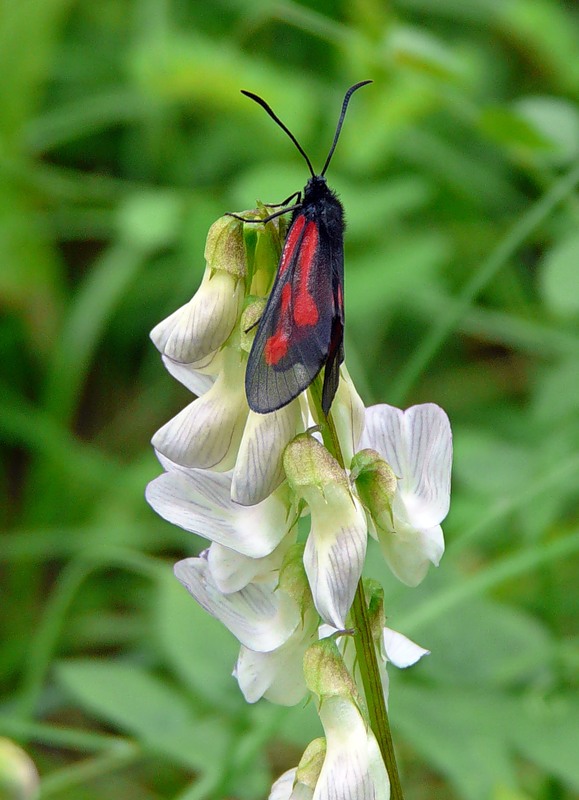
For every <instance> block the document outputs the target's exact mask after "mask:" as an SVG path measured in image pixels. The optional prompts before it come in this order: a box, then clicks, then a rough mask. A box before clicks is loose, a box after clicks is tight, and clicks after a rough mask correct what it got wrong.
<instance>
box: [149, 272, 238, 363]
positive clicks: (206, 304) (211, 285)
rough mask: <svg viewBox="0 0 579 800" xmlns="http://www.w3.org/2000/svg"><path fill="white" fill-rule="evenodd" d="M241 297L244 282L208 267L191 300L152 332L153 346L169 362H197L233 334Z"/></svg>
mask: <svg viewBox="0 0 579 800" xmlns="http://www.w3.org/2000/svg"><path fill="white" fill-rule="evenodd" d="M243 296H244V285H243V281H241V280H239V278H238V277H236V276H235V275H230V274H229V273H227V272H224V271H223V270H215V269H212V268H211V267H209V266H208V267H207V268H206V269H205V274H204V276H203V281H202V282H201V286H200V287H199V289H198V290H197V292H196V293H195V294H194V296H193V297H192V298H191V300H189V302H188V303H185V305H184V306H181V308H178V309H177V311H174V312H173V313H172V314H171V315H170V316H169V317H167V318H166V319H164V320H163V321H162V322H160V323H159V324H158V325H157V326H156V327H155V328H153V330H152V331H151V339H152V340H153V343H154V345H155V347H156V348H157V350H159V352H160V353H161V354H162V355H163V356H166V357H167V358H169V359H171V361H176V362H178V363H181V364H191V363H194V362H198V361H200V360H201V359H203V358H205V357H206V356H208V355H209V354H210V353H213V352H214V351H215V350H217V349H218V348H220V347H221V346H222V345H223V344H224V342H225V341H226V339H227V338H228V337H229V335H230V334H231V332H232V331H233V328H234V327H235V323H236V322H237V319H238V317H239V314H240V312H241V305H242V303H243Z"/></svg>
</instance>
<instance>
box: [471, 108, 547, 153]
mask: <svg viewBox="0 0 579 800" xmlns="http://www.w3.org/2000/svg"><path fill="white" fill-rule="evenodd" d="M479 126H480V128H481V130H482V131H483V133H485V134H486V135H487V136H489V137H490V138H491V139H494V141H495V142H498V143H499V144H502V145H506V146H507V147H515V148H518V149H525V150H532V151H534V150H538V151H547V152H548V151H553V150H555V144H554V142H553V141H552V139H551V138H550V136H549V135H548V134H547V133H545V132H543V131H541V130H540V129H539V128H538V127H537V126H536V125H534V124H533V121H532V120H531V119H525V118H524V117H523V116H521V115H520V114H518V113H517V112H516V111H512V110H510V109H508V108H502V107H495V108H487V109H485V110H484V111H483V112H482V113H481V115H480V117H479Z"/></svg>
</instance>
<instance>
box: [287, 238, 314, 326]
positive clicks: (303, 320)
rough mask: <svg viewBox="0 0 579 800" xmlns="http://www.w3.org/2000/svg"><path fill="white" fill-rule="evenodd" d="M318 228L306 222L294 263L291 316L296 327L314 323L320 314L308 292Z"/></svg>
mask: <svg viewBox="0 0 579 800" xmlns="http://www.w3.org/2000/svg"><path fill="white" fill-rule="evenodd" d="M318 240H319V235H318V228H317V225H316V223H315V222H308V224H307V225H306V229H305V231H304V237H303V239H302V246H301V247H300V254H299V259H298V262H297V264H296V282H297V293H296V297H295V299H294V307H293V317H294V322H295V324H296V325H297V326H298V327H300V328H301V327H303V326H304V325H315V324H316V322H317V321H318V319H319V317H320V315H319V312H318V307H317V305H316V301H315V300H314V298H313V297H312V295H311V294H310V292H309V286H310V282H311V278H312V277H313V276H312V273H313V269H314V264H315V263H316V262H315V256H316V251H317V249H318Z"/></svg>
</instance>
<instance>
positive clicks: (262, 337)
mask: <svg viewBox="0 0 579 800" xmlns="http://www.w3.org/2000/svg"><path fill="white" fill-rule="evenodd" d="M367 83H372V81H361V82H360V83H356V84H355V85H354V86H351V87H350V88H349V89H348V91H347V92H346V94H345V96H344V100H343V103H342V110H341V113H340V118H339V120H338V124H337V126H336V132H335V134H334V141H333V143H332V146H331V148H330V152H329V153H328V157H327V158H326V163H325V164H324V168H323V169H322V171H321V172H320V174H319V175H316V173H315V172H314V169H313V167H312V164H311V162H310V159H309V158H308V156H307V155H306V153H305V151H304V149H303V148H302V147H301V145H300V144H299V142H298V141H297V139H296V138H295V136H294V135H293V134H292V133H291V131H290V130H289V129H288V128H287V127H286V126H285V125H284V124H283V122H282V121H281V120H280V119H279V118H278V117H277V116H276V115H275V114H274V112H273V111H272V109H271V108H270V107H269V105H268V104H267V103H266V102H265V100H262V98H261V97H258V96H257V95H255V94H252V92H246V91H243V92H242V93H243V94H244V95H246V96H247V97H249V98H251V99H252V100H255V102H256V103H259V105H260V106H262V108H264V109H265V110H266V111H267V113H268V114H269V116H270V117H271V118H272V119H273V120H274V121H275V122H276V123H277V124H278V125H279V126H280V127H281V128H282V130H284V131H285V132H286V133H287V135H288V136H289V137H290V139H291V140H292V142H293V143H294V144H295V146H296V147H297V149H298V150H299V151H300V153H301V154H302V156H303V157H304V159H305V161H306V163H307V165H308V168H309V170H310V173H311V176H312V177H311V178H310V179H309V180H308V182H307V184H306V186H305V188H304V190H303V197H302V192H296V194H294V195H291V197H289V198H288V199H287V200H286V201H285V202H284V203H282V205H284V206H286V205H287V203H289V202H290V201H291V200H294V199H297V202H296V203H295V204H294V205H291V206H289V207H287V208H283V209H282V210H281V211H276V212H275V213H274V214H271V215H270V216H269V217H267V218H266V219H265V220H244V221H246V222H269V221H270V220H272V219H274V218H275V217H278V216H280V215H281V214H286V213H288V212H290V211H292V212H293V216H292V218H291V222H290V225H289V229H288V233H287V236H286V240H285V244H284V247H283V251H282V254H281V258H280V262H279V266H278V270H277V275H276V278H275V281H274V284H273V288H272V290H271V294H270V296H269V299H268V301H267V304H266V306H265V309H264V312H263V315H262V317H261V319H260V321H259V324H258V326H257V331H256V334H255V339H254V342H253V345H252V348H251V352H250V354H249V360H248V362H247V369H246V373H245V392H246V394H247V402H248V404H249V407H250V408H251V409H252V410H253V411H257V412H258V413H260V414H267V413H269V412H271V411H276V410H277V409H279V408H283V406H285V405H287V404H288V403H289V402H291V401H292V400H293V399H294V398H295V397H297V396H298V395H299V394H300V393H301V392H303V391H304V390H305V389H307V388H308V386H309V385H310V384H311V383H312V382H313V380H314V379H315V378H316V376H317V375H318V373H319V372H320V370H321V369H322V367H324V366H325V371H324V382H323V387H322V410H323V412H324V414H326V416H327V414H328V412H329V410H330V406H331V405H332V401H333V399H334V395H335V394H336V390H337V388H338V383H339V380H340V364H341V363H342V362H343V360H344V210H343V208H342V204H341V203H340V201H339V200H338V198H337V196H336V194H335V193H334V192H333V191H332V190H331V189H330V188H329V186H328V184H327V183H326V179H325V177H324V175H325V172H326V170H327V168H328V166H329V164H330V161H331V158H332V156H333V154H334V150H335V149H336V144H337V143H338V138H339V136H340V131H341V129H342V123H343V122H344V117H345V115H346V109H347V108H348V103H349V102H350V97H351V96H352V94H353V93H354V92H355V91H356V90H357V89H359V88H360V87H361V86H365V85H366V84H367Z"/></svg>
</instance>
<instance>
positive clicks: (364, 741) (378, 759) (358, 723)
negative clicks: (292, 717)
mask: <svg viewBox="0 0 579 800" xmlns="http://www.w3.org/2000/svg"><path fill="white" fill-rule="evenodd" d="M320 719H321V721H322V724H323V726H324V732H325V734H326V742H327V750H326V757H325V759H324V764H323V766H322V771H321V772H320V777H319V778H318V782H317V784H316V789H315V791H314V797H313V800H348V799H349V798H356V800H389V798H390V781H389V780H388V774H387V772H386V767H385V766H384V762H383V761H382V756H381V755H380V750H379V748H378V744H377V742H376V739H375V738H374V734H373V733H372V731H371V730H370V729H369V728H367V726H366V723H365V721H364V719H363V718H362V716H361V714H360V712H359V710H358V708H357V706H356V704H355V703H354V702H353V700H352V699H351V698H348V697H343V696H328V697H325V698H324V699H323V700H322V703H321V706H320Z"/></svg>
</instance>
